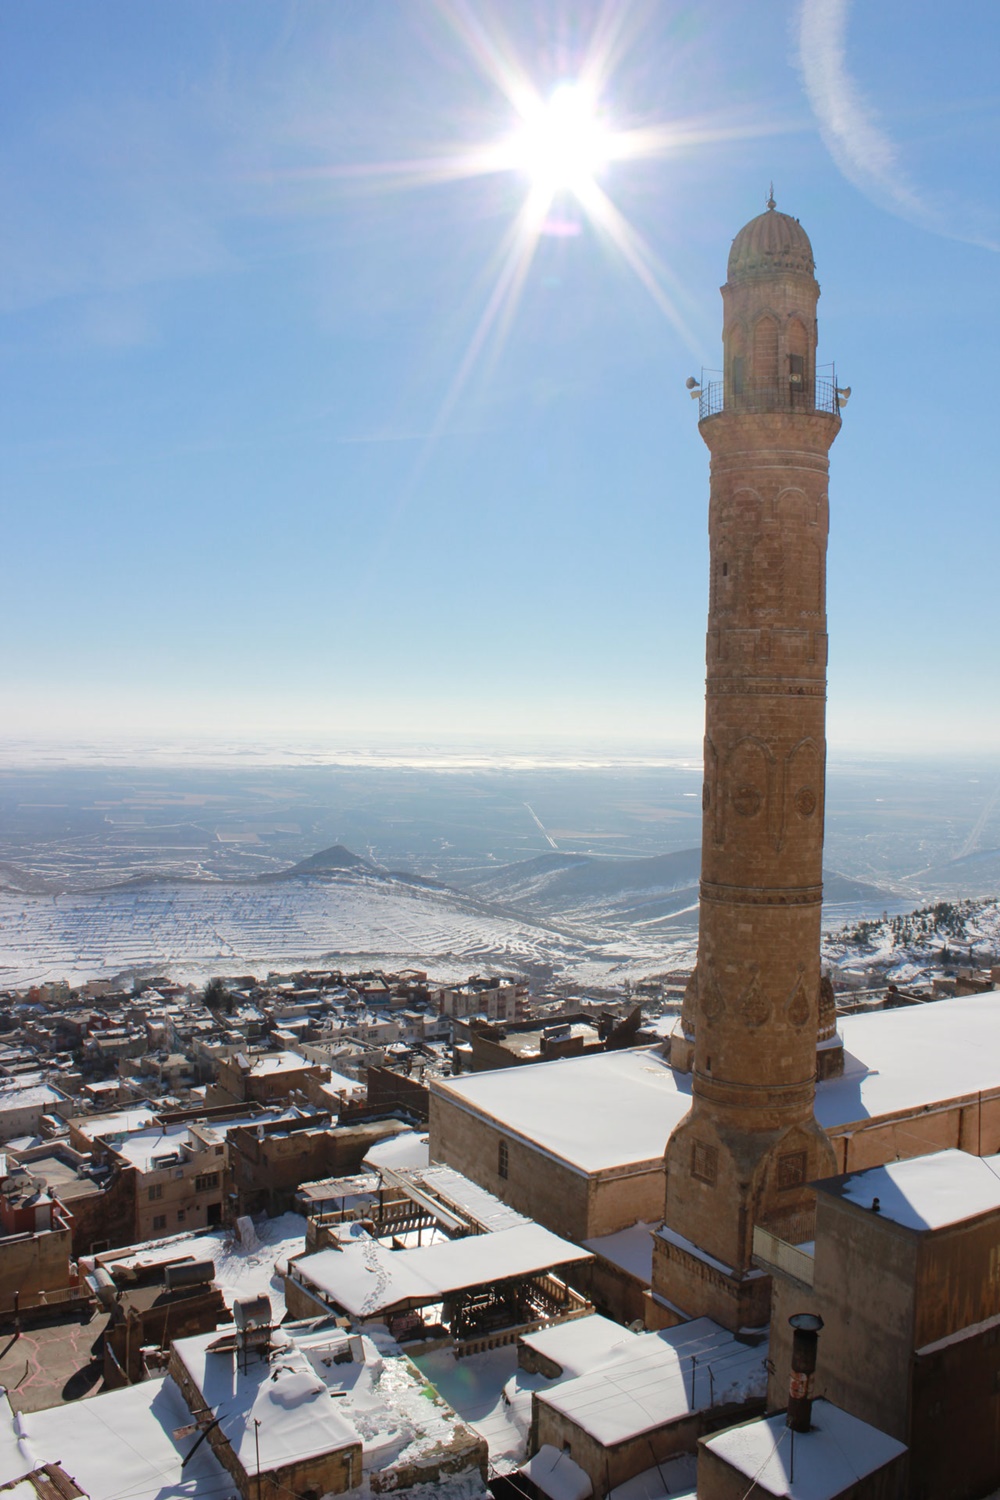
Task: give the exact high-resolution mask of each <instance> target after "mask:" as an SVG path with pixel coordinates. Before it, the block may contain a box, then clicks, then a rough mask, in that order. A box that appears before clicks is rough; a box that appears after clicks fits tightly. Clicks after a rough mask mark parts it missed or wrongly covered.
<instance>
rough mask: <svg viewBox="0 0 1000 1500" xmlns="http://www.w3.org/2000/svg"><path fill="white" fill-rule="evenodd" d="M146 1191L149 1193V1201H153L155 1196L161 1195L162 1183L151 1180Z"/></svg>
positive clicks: (155, 1198)
mask: <svg viewBox="0 0 1000 1500" xmlns="http://www.w3.org/2000/svg"><path fill="white" fill-rule="evenodd" d="M147 1191H148V1193H149V1201H150V1203H155V1202H156V1200H157V1198H162V1197H163V1183H162V1182H151V1183H150V1185H149V1188H148V1189H147Z"/></svg>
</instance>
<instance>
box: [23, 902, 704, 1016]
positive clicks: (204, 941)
mask: <svg viewBox="0 0 1000 1500" xmlns="http://www.w3.org/2000/svg"><path fill="white" fill-rule="evenodd" d="M692 950H693V935H691V934H685V936H684V937H683V938H682V939H680V940H679V941H675V942H673V943H669V944H666V943H661V942H659V941H657V939H656V938H654V937H651V936H649V935H647V934H645V933H644V932H643V931H642V929H640V930H639V931H638V933H637V934H636V936H635V938H634V939H631V940H630V938H629V935H627V934H622V933H615V934H613V935H610V934H602V933H601V932H600V931H598V932H595V933H594V934H593V935H587V936H584V935H583V934H580V933H576V932H574V931H571V930H560V929H559V928H557V927H555V926H550V925H541V924H538V925H535V924H532V923H531V922H530V921H529V920H527V919H525V918H521V917H517V916H514V915H513V914H511V915H506V914H504V913H502V912H500V911H494V910H492V909H491V908H490V907H489V906H488V905H487V904H485V903H476V902H473V901H469V900H467V899H465V898H463V897H461V896H459V895H457V894H455V893H452V892H448V891H446V890H442V889H441V888H435V889H422V888H420V887H419V886H411V885H408V884H406V883H404V882H400V881H393V880H386V879H372V878H369V877H366V876H356V877H351V878H349V879H343V880H337V881H329V882H326V881H310V880H293V881H284V882H281V883H280V884H274V885H256V886H249V885H230V884H222V883H219V884H194V883H191V884H152V885H144V886H138V887H131V888H125V889H117V890H104V891H92V892H68V893H64V894H62V895H58V896H36V895H24V894H20V895H15V894H12V893H2V894H0V988H6V987H18V986H24V985H28V984H32V983H39V982H42V981H44V980H53V979H59V978H65V979H66V980H67V981H69V982H70V983H71V984H78V983H81V982H82V981H83V980H85V979H88V978H95V977H101V976H111V975H115V974H120V973H123V972H126V971H132V970H136V971H139V972H145V973H149V972H152V971H156V972H158V973H169V974H171V975H179V974H181V973H191V974H192V975H193V976H198V975H200V974H202V973H205V974H208V973H220V972H221V973H235V972H250V973H258V974H261V975H263V974H265V973H266V972H267V971H268V970H269V969H279V970H280V969H284V970H288V969H293V968H295V967H296V966H299V965H307V964H330V965H332V966H343V967H357V966H359V965H365V964H373V963H378V964H382V965H384V966H386V967H392V968H404V967H420V968H426V969H428V970H432V971H433V973H434V974H435V976H436V977H439V978H442V979H447V978H448V977H449V976H450V975H452V974H453V975H454V976H455V977H465V976H466V975H467V974H468V973H469V972H471V971H472V970H475V969H479V970H486V971H489V970H494V971H506V970H516V971H519V972H524V971H549V972H555V973H558V974H561V975H564V976H567V977H570V976H572V977H576V978H579V982H580V983H581V984H601V983H610V984H614V983H620V982H621V981H622V980H624V979H625V978H626V977H630V978H637V977H640V976H641V975H642V974H645V973H649V972H650V971H651V970H654V969H658V968H664V967H669V966H671V965H673V964H675V963H679V962H680V963H683V962H686V961H687V958H686V955H688V954H689V953H690V952H691V951H692Z"/></svg>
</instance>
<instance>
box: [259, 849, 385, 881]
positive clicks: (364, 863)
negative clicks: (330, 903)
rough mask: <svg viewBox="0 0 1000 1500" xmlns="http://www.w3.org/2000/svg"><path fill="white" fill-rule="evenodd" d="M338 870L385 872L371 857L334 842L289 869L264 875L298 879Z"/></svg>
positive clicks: (272, 878)
mask: <svg viewBox="0 0 1000 1500" xmlns="http://www.w3.org/2000/svg"><path fill="white" fill-rule="evenodd" d="M336 870H353V871H355V873H361V872H366V873H368V874H371V875H380V874H382V873H383V872H382V871H381V870H380V869H379V867H378V865H373V864H372V862H371V860H370V859H365V858H364V857H363V856H362V855H360V854H354V853H352V851H351V850H350V849H345V847H344V845H343V844H333V845H332V846H331V847H330V848H329V849H321V850H320V851H319V853H318V854H310V856H309V858H308V859H300V860H299V862H298V864H297V865H292V867H291V869H289V870H281V871H280V872H279V873H278V874H277V875H264V876H262V877H261V878H262V879H264V880H297V879H300V878H301V877H302V876H303V875H329V874H332V873H333V872H334V871H336Z"/></svg>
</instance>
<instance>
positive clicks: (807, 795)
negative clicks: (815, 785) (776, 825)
mask: <svg viewBox="0 0 1000 1500" xmlns="http://www.w3.org/2000/svg"><path fill="white" fill-rule="evenodd" d="M795 811H796V812H797V813H801V815H802V817H803V818H811V817H812V815H813V813H814V812H815V811H816V793H815V792H814V791H813V789H812V787H811V786H802V787H799V789H798V791H797V792H796V793H795Z"/></svg>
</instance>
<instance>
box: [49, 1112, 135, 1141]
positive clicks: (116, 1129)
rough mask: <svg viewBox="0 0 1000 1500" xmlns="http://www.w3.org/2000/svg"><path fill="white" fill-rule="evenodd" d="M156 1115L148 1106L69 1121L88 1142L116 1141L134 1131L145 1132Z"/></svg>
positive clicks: (79, 1116) (78, 1117)
mask: <svg viewBox="0 0 1000 1500" xmlns="http://www.w3.org/2000/svg"><path fill="white" fill-rule="evenodd" d="M154 1120H155V1114H154V1111H153V1110H152V1109H150V1108H149V1107H148V1106H146V1107H145V1108H138V1109H116V1110H114V1111H113V1112H112V1113H109V1114H102V1115H74V1117H73V1119H72V1120H70V1121H69V1123H70V1125H72V1127H73V1128H74V1130H78V1131H79V1132H80V1134H81V1135H85V1136H86V1137H87V1139H88V1140H91V1141H95V1140H107V1141H114V1140H117V1139H118V1138H119V1137H121V1136H123V1135H129V1134H131V1132H132V1131H133V1130H144V1129H145V1128H146V1126H147V1125H152V1124H153V1123H154Z"/></svg>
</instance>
